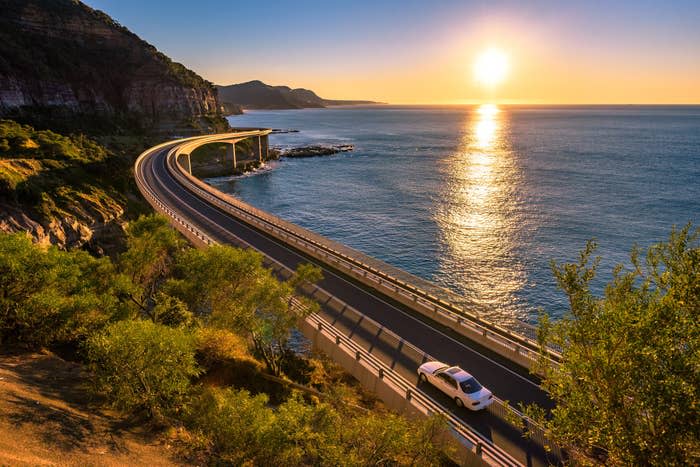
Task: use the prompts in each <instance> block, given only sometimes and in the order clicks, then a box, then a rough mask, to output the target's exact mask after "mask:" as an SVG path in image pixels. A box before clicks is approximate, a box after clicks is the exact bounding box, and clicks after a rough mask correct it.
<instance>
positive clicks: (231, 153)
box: [226, 143, 238, 170]
mask: <svg viewBox="0 0 700 467" xmlns="http://www.w3.org/2000/svg"><path fill="white" fill-rule="evenodd" d="M226 160H227V161H228V160H233V169H234V170H235V169H236V168H237V167H238V165H237V163H236V143H231V144H227V145H226Z"/></svg>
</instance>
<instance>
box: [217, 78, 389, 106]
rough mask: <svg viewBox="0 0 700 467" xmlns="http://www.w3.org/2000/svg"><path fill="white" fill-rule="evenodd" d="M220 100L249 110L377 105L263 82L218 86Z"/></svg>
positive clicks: (226, 104) (227, 104) (228, 104)
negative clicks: (332, 98) (325, 96)
mask: <svg viewBox="0 0 700 467" xmlns="http://www.w3.org/2000/svg"><path fill="white" fill-rule="evenodd" d="M216 87H217V88H218V90H219V98H220V100H221V101H222V102H223V103H224V105H225V106H226V107H227V108H229V106H231V105H239V106H241V107H244V108H249V109H305V108H314V107H326V106H329V105H355V104H376V103H377V102H373V101H338V100H329V99H323V98H322V97H319V96H318V95H317V94H316V93H315V92H313V91H310V90H308V89H303V88H297V89H292V88H290V87H288V86H270V85H268V84H265V83H263V82H262V81H257V80H256V81H248V82H247V83H240V84H232V85H229V86H216Z"/></svg>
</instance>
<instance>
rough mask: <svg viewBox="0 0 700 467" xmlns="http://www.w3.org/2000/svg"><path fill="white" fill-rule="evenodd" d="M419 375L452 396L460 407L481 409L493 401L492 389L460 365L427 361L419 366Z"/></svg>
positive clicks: (421, 378)
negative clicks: (483, 384)
mask: <svg viewBox="0 0 700 467" xmlns="http://www.w3.org/2000/svg"><path fill="white" fill-rule="evenodd" d="M418 376H419V378H420V380H421V381H427V382H429V383H430V384H432V385H433V386H435V387H436V388H438V389H439V390H441V391H442V392H444V393H445V394H447V395H448V396H450V398H451V399H452V400H454V401H455V402H456V403H457V406H459V407H466V408H468V409H470V410H481V409H485V408H486V407H488V406H489V405H491V404H492V403H493V394H492V393H491V391H489V390H488V389H486V388H485V387H483V386H482V385H481V384H479V382H478V381H477V380H476V378H474V377H473V376H472V375H470V374H469V373H467V372H466V371H464V370H463V369H461V368H460V367H458V366H448V365H445V364H444V363H442V362H426V363H424V364H422V365H421V366H420V367H419V368H418Z"/></svg>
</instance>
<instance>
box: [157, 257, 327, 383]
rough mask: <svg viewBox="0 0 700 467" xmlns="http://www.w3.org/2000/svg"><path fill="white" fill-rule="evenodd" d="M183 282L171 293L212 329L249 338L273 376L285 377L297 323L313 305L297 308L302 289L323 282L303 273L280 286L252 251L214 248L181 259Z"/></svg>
mask: <svg viewBox="0 0 700 467" xmlns="http://www.w3.org/2000/svg"><path fill="white" fill-rule="evenodd" d="M177 268H178V271H179V276H178V277H179V279H176V280H172V281H170V282H169V283H168V284H167V286H166V287H165V290H166V291H167V293H169V294H171V295H175V296H177V297H179V298H180V299H182V300H183V301H184V302H185V303H186V304H187V305H188V307H189V308H190V309H191V310H193V311H194V312H195V313H197V314H198V315H199V316H201V317H203V318H205V319H206V320H207V321H208V322H209V323H210V324H211V325H213V326H216V327H220V328H225V329H229V330H232V331H234V332H238V333H243V334H246V335H248V336H249V337H250V338H251V340H252V342H253V346H254V349H255V354H256V356H258V357H259V358H261V359H262V360H263V361H264V363H265V365H266V366H267V368H268V370H269V371H270V372H271V373H272V374H274V375H279V374H281V373H282V372H283V369H284V364H285V361H286V359H287V358H288V356H289V352H290V350H289V348H288V341H289V336H290V332H291V330H292V329H293V328H294V327H295V326H296V324H297V321H298V320H299V319H300V318H301V317H303V316H304V315H305V314H306V313H308V312H310V311H311V310H313V306H314V305H313V304H312V303H311V302H307V303H306V304H307V306H306V307H300V306H297V305H296V304H297V303H298V302H296V301H295V300H303V299H301V298H299V297H296V294H295V286H296V288H298V287H301V286H302V285H304V284H308V283H309V281H310V280H314V279H316V278H318V277H319V274H320V273H318V272H317V270H316V269H314V268H308V267H302V268H300V270H299V271H297V273H296V274H295V275H294V276H293V278H292V279H291V281H290V282H280V281H279V280H277V278H275V277H274V276H273V275H272V273H271V271H270V270H269V269H266V268H265V267H263V264H262V256H261V255H260V254H259V253H256V252H254V251H250V250H241V249H238V248H232V247H228V246H220V245H217V246H212V247H209V248H207V249H204V250H186V251H184V252H182V253H181V254H180V255H179V256H178V258H177Z"/></svg>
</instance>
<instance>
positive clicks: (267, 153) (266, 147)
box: [262, 135, 270, 161]
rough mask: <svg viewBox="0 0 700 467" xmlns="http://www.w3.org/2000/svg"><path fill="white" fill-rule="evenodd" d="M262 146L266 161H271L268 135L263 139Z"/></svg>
mask: <svg viewBox="0 0 700 467" xmlns="http://www.w3.org/2000/svg"><path fill="white" fill-rule="evenodd" d="M262 145H263V157H264V158H265V160H266V161H267V160H270V140H269V138H268V135H265V136H263V137H262Z"/></svg>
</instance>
